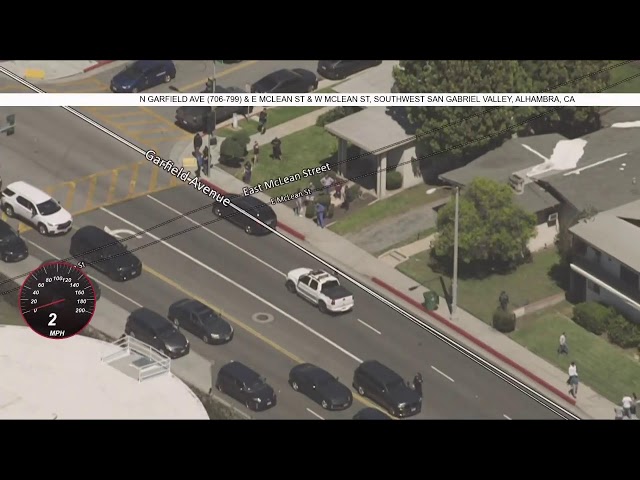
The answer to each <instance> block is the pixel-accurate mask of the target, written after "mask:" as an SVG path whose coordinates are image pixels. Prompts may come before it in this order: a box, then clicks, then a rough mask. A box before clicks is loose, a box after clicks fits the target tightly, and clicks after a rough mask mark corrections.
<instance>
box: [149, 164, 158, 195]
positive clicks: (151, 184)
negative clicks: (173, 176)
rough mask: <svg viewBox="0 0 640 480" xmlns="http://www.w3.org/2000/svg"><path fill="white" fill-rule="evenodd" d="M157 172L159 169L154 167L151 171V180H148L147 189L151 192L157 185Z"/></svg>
mask: <svg viewBox="0 0 640 480" xmlns="http://www.w3.org/2000/svg"><path fill="white" fill-rule="evenodd" d="M159 173H160V169H159V168H154V169H153V170H152V171H151V180H149V190H151V191H152V192H153V191H154V190H155V189H156V187H157V186H158V174H159Z"/></svg>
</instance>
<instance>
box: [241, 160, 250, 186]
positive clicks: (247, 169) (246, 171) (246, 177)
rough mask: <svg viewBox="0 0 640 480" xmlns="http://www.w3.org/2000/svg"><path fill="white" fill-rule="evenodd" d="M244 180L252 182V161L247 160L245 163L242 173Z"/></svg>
mask: <svg viewBox="0 0 640 480" xmlns="http://www.w3.org/2000/svg"><path fill="white" fill-rule="evenodd" d="M242 181H243V182H244V183H251V163H249V162H246V163H245V164H244V173H243V174H242Z"/></svg>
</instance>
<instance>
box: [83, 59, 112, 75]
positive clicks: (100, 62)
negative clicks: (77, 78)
mask: <svg viewBox="0 0 640 480" xmlns="http://www.w3.org/2000/svg"><path fill="white" fill-rule="evenodd" d="M111 62H115V60H98V63H96V64H95V65H91V66H90V67H87V68H85V69H84V70H83V72H90V71H91V70H95V69H96V68H99V67H102V66H103V65H106V64H107V63H111Z"/></svg>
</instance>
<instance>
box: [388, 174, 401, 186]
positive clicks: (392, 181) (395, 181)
mask: <svg viewBox="0 0 640 480" xmlns="http://www.w3.org/2000/svg"><path fill="white" fill-rule="evenodd" d="M399 188H402V174H401V173H400V172H398V171H397V170H393V171H391V172H387V190H398V189H399Z"/></svg>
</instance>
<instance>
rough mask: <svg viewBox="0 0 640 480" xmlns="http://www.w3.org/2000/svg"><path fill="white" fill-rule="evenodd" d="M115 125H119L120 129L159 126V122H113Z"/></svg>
mask: <svg viewBox="0 0 640 480" xmlns="http://www.w3.org/2000/svg"><path fill="white" fill-rule="evenodd" d="M111 123H113V124H114V125H119V126H120V127H123V128H124V127H135V126H138V125H157V124H158V122H156V121H155V120H136V121H134V122H113V121H112V122H111Z"/></svg>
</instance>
